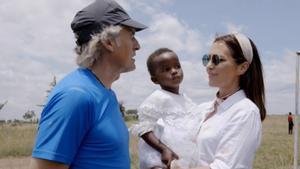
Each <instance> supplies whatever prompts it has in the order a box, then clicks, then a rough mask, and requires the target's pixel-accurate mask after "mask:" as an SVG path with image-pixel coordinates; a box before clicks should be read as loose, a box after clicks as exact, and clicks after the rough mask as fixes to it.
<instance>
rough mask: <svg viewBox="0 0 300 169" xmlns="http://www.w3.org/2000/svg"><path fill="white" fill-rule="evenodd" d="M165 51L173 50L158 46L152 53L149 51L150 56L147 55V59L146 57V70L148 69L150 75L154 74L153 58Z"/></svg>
mask: <svg viewBox="0 0 300 169" xmlns="http://www.w3.org/2000/svg"><path fill="white" fill-rule="evenodd" d="M166 52H172V53H174V51H172V50H171V49H169V48H159V49H157V50H155V51H154V52H153V53H151V54H150V56H149V57H148V59H147V68H148V71H149V73H150V75H151V76H154V75H155V68H156V65H155V64H154V61H153V60H154V58H155V57H156V56H159V55H161V54H163V53H166Z"/></svg>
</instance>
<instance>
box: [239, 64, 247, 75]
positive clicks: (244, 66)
mask: <svg viewBox="0 0 300 169" xmlns="http://www.w3.org/2000/svg"><path fill="white" fill-rule="evenodd" d="M249 65H250V63H249V62H244V63H242V64H240V65H239V67H238V74H239V75H243V74H244V73H245V72H246V71H247V70H248V68H249Z"/></svg>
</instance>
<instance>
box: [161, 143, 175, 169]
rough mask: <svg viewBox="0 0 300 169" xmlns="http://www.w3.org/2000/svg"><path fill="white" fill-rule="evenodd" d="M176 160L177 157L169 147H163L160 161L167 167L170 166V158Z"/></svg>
mask: <svg viewBox="0 0 300 169" xmlns="http://www.w3.org/2000/svg"><path fill="white" fill-rule="evenodd" d="M175 159H176V160H178V159H179V157H178V155H177V154H176V153H174V152H173V151H172V150H171V149H169V148H165V149H163V151H162V153H161V161H162V162H163V163H164V164H165V165H166V166H167V168H168V169H169V168H170V165H171V162H172V160H175Z"/></svg>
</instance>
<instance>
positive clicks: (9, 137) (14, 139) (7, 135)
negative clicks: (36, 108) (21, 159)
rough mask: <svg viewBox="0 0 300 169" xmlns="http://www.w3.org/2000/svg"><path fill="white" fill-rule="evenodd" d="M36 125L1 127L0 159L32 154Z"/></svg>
mask: <svg viewBox="0 0 300 169" xmlns="http://www.w3.org/2000/svg"><path fill="white" fill-rule="evenodd" d="M35 133H36V125H32V124H22V125H17V126H10V125H2V126H0V158H4V157H18V156H28V155H30V154H31V151H32V146H33V144H34V138H35Z"/></svg>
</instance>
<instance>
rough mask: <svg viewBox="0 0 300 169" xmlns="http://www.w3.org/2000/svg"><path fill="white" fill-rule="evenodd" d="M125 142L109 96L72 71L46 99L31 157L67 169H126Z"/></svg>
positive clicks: (82, 72) (87, 74) (89, 76)
mask: <svg viewBox="0 0 300 169" xmlns="http://www.w3.org/2000/svg"><path fill="white" fill-rule="evenodd" d="M128 140H129V136H128V129H127V127H126V125H125V123H124V121H123V119H122V116H121V113H120V109H119V104H118V101H117V99H116V96H115V94H114V92H113V91H112V90H111V89H106V88H105V87H104V86H103V85H102V84H101V83H100V82H99V81H98V80H97V79H96V77H95V75H94V74H93V73H92V72H91V71H90V70H89V69H84V68H78V69H77V70H75V71H74V72H72V73H70V74H69V75H67V76H66V77H65V78H64V79H63V80H61V82H60V83H58V84H57V85H56V86H55V88H54V89H53V91H52V92H51V94H50V95H49V99H48V102H47V105H46V106H45V108H44V110H43V112H42V114H41V119H40V124H39V129H38V133H37V136H36V142H35V146H34V149H33V153H32V157H34V158H40V159H47V160H51V161H55V162H59V163H64V164H67V165H69V166H70V169H129V168H130V158H129V149H128V147H129V143H128Z"/></svg>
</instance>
